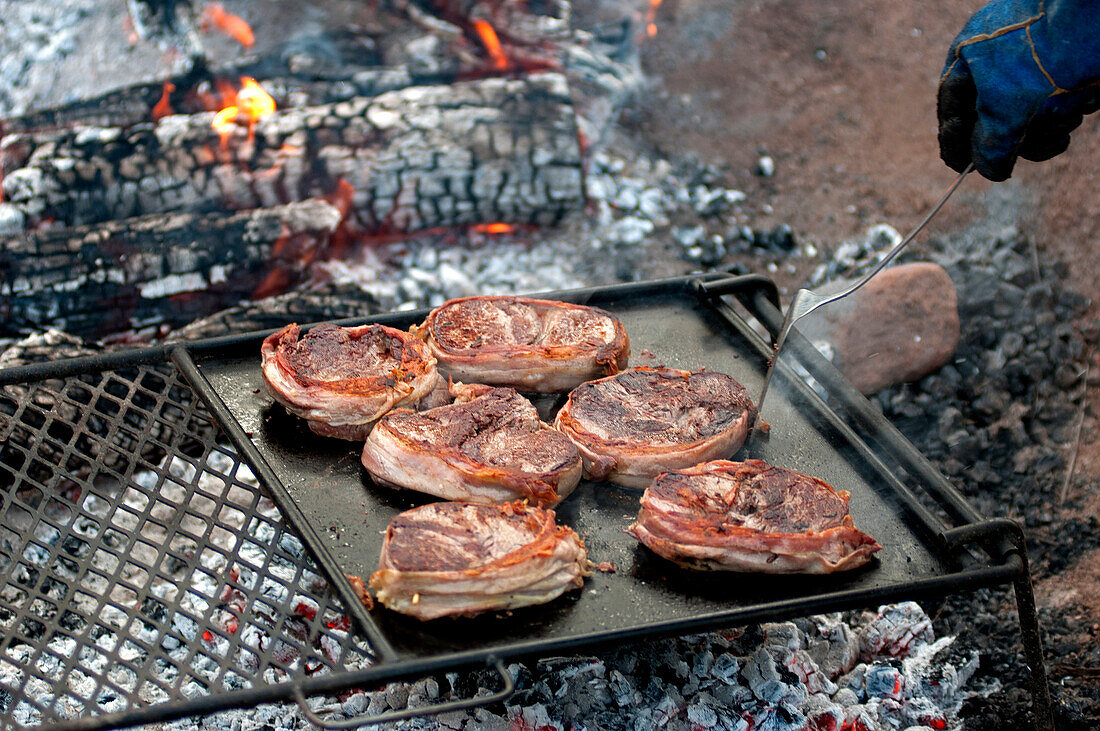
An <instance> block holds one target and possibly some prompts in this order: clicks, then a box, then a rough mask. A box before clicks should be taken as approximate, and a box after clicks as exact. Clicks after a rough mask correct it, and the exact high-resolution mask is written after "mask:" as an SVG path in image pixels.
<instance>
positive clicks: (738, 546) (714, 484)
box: [628, 459, 882, 574]
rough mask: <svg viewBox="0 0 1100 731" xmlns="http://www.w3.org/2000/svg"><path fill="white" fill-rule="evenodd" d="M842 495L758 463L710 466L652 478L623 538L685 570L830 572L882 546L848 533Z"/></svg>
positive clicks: (855, 562) (801, 476)
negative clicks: (640, 505)
mask: <svg viewBox="0 0 1100 731" xmlns="http://www.w3.org/2000/svg"><path fill="white" fill-rule="evenodd" d="M848 497H849V496H848V493H847V492H846V491H843V490H842V491H840V492H837V491H836V490H834V489H833V488H832V487H831V486H830V485H829V484H828V483H826V482H824V481H823V480H819V479H817V478H816V477H810V476H809V475H805V474H802V473H801V472H796V471H795V470H789V469H785V468H783V467H774V466H772V465H769V464H767V463H765V462H763V461H761V460H758V459H750V460H746V461H744V462H729V461H726V460H717V461H714V462H708V463H706V464H701V465H697V466H695V467H692V468H689V469H686V470H681V471H678V472H667V473H665V474H663V475H660V476H658V477H657V479H655V480H654V481H653V484H652V485H650V486H649V487H648V488H647V489H646V491H645V494H644V495H643V496H642V507H641V510H639V511H638V520H637V521H636V522H635V523H634V524H633V525H631V526H630V528H629V529H628V532H629V533H631V534H632V535H633V536H634V537H635V538H637V539H638V540H639V541H641V542H642V543H643V544H645V545H646V546H648V547H649V548H650V549H651V550H653V551H654V552H655V553H657V554H658V555H659V556H663V557H664V558H667V559H668V560H669V561H673V562H675V563H677V564H679V565H680V566H683V567H685V568H689V569H701V570H708V571H752V572H761V573H769V574H790V573H804V574H831V573H833V572H835V571H847V570H849V569H854V568H856V567H857V566H862V565H863V564H865V563H867V562H868V561H870V560H871V554H873V553H874V552H875V551H878V550H879V549H880V548H882V546H880V545H879V544H878V542H877V541H875V539H874V538H872V537H871V536H869V535H867V534H866V533H864V532H862V531H859V530H857V529H856V528H855V526H854V524H853V521H852V516H851V515H850V514H849V513H848Z"/></svg>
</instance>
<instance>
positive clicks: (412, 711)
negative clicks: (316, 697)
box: [293, 657, 516, 729]
mask: <svg viewBox="0 0 1100 731" xmlns="http://www.w3.org/2000/svg"><path fill="white" fill-rule="evenodd" d="M486 664H487V665H490V666H491V667H493V668H494V669H495V670H496V671H497V673H498V674H499V675H500V678H501V680H502V681H503V682H504V687H503V688H502V689H501V690H499V691H497V692H496V693H493V694H492V695H486V696H481V697H476V698H463V699H461V700H455V701H447V702H446V703H440V704H438V705H435V706H426V707H424V708H406V709H405V710H403V711H390V712H388V713H383V714H382V715H380V716H372V717H371V718H347V719H343V720H340V721H329V720H327V719H324V718H321V717H320V716H318V715H317V714H316V713H315V712H314V711H313V710H312V709H311V708H310V707H309V703H308V702H306V696H305V693H303V692H302V687H301V686H300V685H295V686H294V688H293V693H294V700H295V701H297V703H298V707H299V708H301V709H302V715H303V716H305V717H306V719H307V720H308V721H309V722H310V723H312V724H313V725H314V726H318V727H320V728H326V729H353V728H359V727H360V726H367V725H374V724H382V723H390V722H391V721H404V720H405V719H408V718H419V717H422V716H435V715H437V714H440V713H450V712H451V711H463V710H466V709H467V708H477V707H479V706H487V705H489V704H490V703H498V702H500V701H505V700H508V698H510V697H511V695H512V693H514V692H515V690H516V684H515V681H513V680H512V675H511V674H510V673H509V672H508V669H507V668H506V667H504V661H502V660H500V659H499V658H496V657H490V658H488V660H486Z"/></svg>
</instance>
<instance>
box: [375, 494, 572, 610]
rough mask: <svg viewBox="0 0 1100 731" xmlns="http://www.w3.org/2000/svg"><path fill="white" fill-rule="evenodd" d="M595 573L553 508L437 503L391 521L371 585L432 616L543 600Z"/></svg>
mask: <svg viewBox="0 0 1100 731" xmlns="http://www.w3.org/2000/svg"><path fill="white" fill-rule="evenodd" d="M591 573H592V565H591V563H590V562H589V561H588V558H587V555H586V553H585V548H584V542H583V541H582V540H581V539H580V538H579V537H578V536H577V534H576V533H574V532H573V530H572V529H571V528H568V527H566V526H559V525H557V524H556V523H555V522H554V512H553V511H552V510H544V509H542V508H535V507H531V506H528V505H525V504H524V503H522V502H516V503H510V504H507V505H477V504H472V503H433V504H431V505H423V506H421V507H419V508H413V509H412V510H407V511H405V512H404V513H401V514H400V515H397V516H395V517H394V518H393V520H391V521H390V525H389V527H388V528H387V529H386V537H385V541H384V542H383V544H382V555H381V557H380V558H379V561H378V571H376V572H375V573H374V574H372V575H371V577H370V588H371V589H372V590H373V591H374V592H375V596H376V597H377V599H378V601H379V602H381V603H382V604H383V605H385V606H386V607H388V608H389V609H392V610H394V611H396V612H401V613H402V614H407V615H409V616H411V617H416V618H417V619H422V620H427V619H436V618H438V617H446V616H463V615H465V616H469V615H473V614H478V613H479V612H485V611H490V610H501V609H514V608H516V607H524V606H528V605H531V604H542V603H544V602H548V601H550V600H551V599H553V598H555V597H557V596H558V595H560V594H562V593H563V592H565V591H568V590H569V589H575V588H580V586H581V585H582V584H583V583H584V577H585V576H588V575H590V574H591Z"/></svg>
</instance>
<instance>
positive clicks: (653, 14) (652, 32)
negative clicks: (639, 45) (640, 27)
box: [645, 0, 661, 38]
mask: <svg viewBox="0 0 1100 731" xmlns="http://www.w3.org/2000/svg"><path fill="white" fill-rule="evenodd" d="M659 7H661V0H649V10H647V11H646V14H645V33H646V35H647V36H649V37H650V38H653V37H654V36H656V35H657V8H659Z"/></svg>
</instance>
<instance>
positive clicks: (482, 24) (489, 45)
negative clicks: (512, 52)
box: [471, 19, 509, 71]
mask: <svg viewBox="0 0 1100 731" xmlns="http://www.w3.org/2000/svg"><path fill="white" fill-rule="evenodd" d="M471 23H472V24H473V26H474V30H475V31H477V35H478V37H479V38H480V39H481V44H482V45H483V46H485V52H486V53H488V54H489V60H490V61H492V63H493V68H494V69H496V70H497V71H505V70H507V69H508V66H509V63H508V57H507V56H505V55H504V49H503V48H502V47H501V45H500V38H498V37H497V32H496V31H495V30H493V26H491V25H489V22H488V21H485V20H480V19H478V20H473V21H471Z"/></svg>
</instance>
